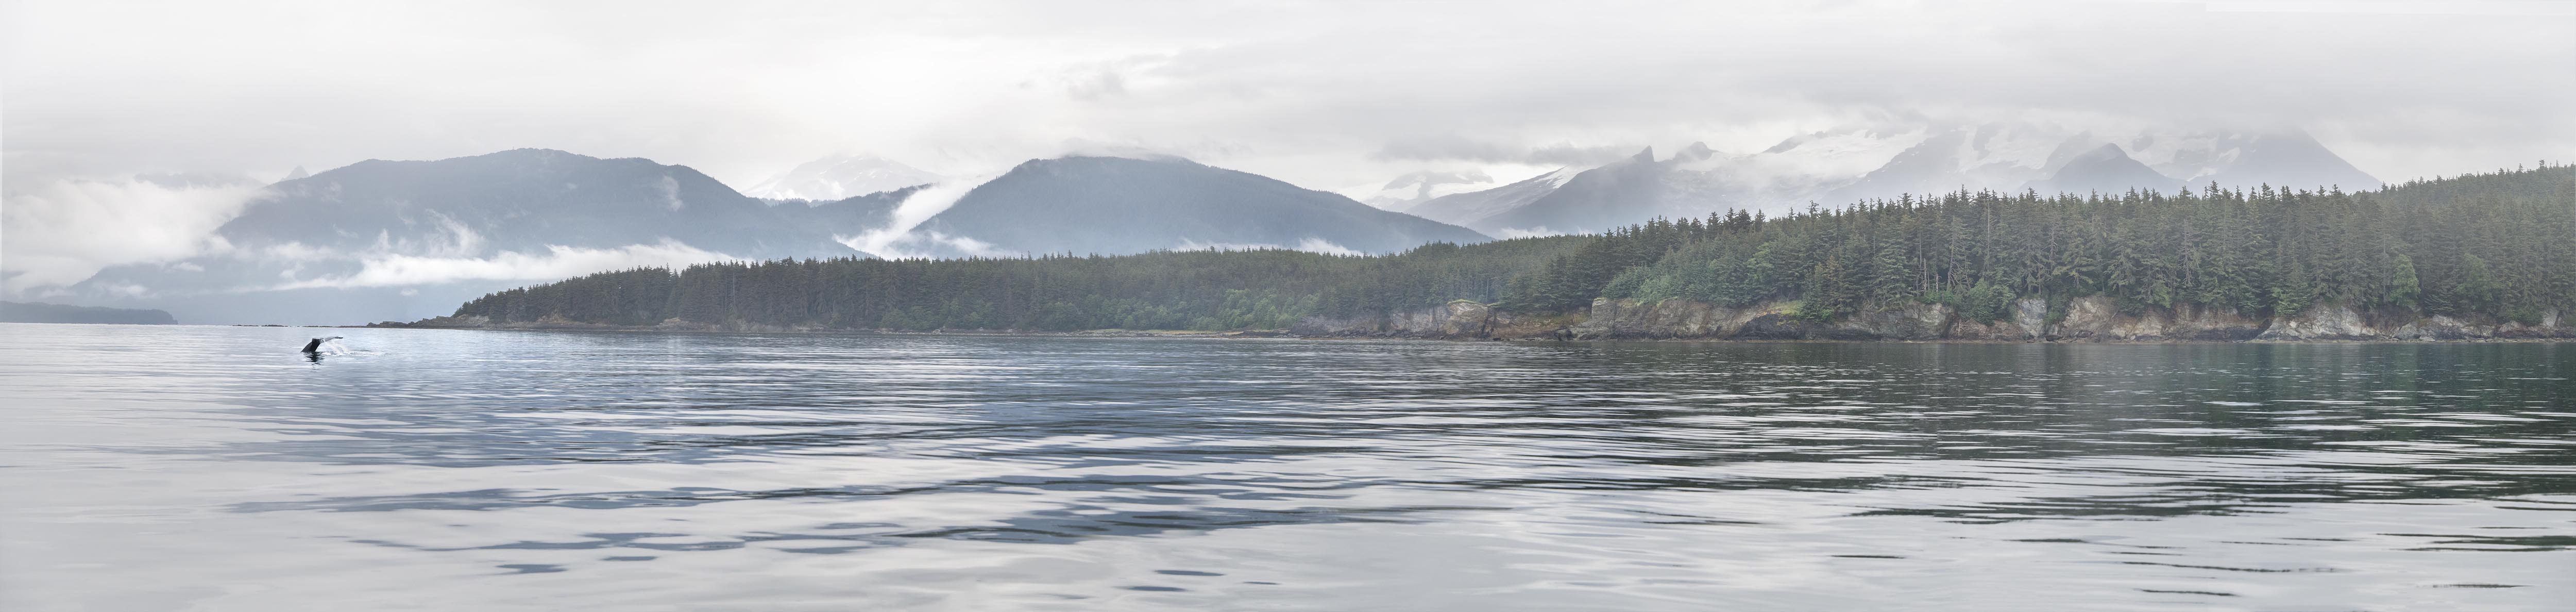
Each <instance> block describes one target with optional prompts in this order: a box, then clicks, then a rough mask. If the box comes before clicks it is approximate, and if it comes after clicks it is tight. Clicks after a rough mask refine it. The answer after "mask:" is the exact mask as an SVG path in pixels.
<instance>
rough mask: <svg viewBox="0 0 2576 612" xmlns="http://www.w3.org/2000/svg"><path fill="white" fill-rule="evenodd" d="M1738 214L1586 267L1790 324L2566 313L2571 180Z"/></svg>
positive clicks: (1664, 294) (2508, 176)
mask: <svg viewBox="0 0 2576 612" xmlns="http://www.w3.org/2000/svg"><path fill="white" fill-rule="evenodd" d="M1739 218H1741V217H1740V216H1739V215H1737V214H1734V213H1730V214H1727V215H1717V216H1712V217H1711V218H1710V220H1709V223H1708V224H1704V225H1701V226H1698V227H1707V228H1717V229H1715V230H1714V231H1702V232H1697V233H1687V232H1686V233H1684V235H1685V236H1686V238H1687V239H1686V240H1684V241H1683V243H1682V244H1680V245H1678V246H1669V247H1668V246H1665V245H1667V244H1669V243H1668V242H1666V241H1660V240H1654V239H1652V238H1651V236H1652V233H1651V232H1642V233H1641V232H1635V231H1631V232H1627V233H1613V234H1610V235H1608V236H1605V237H1604V238H1603V240H1602V242H1603V243H1618V242H1623V241H1625V242H1633V243H1637V244H1638V246H1636V247H1628V248H1626V249H1622V247H1620V246H1618V245H1616V244H1594V245H1587V246H1585V248H1584V249H1583V250H1582V251H1581V253H1591V252H1595V251H1599V252H1620V251H1623V250H1625V251H1636V250H1640V249H1657V248H1669V249H1670V254H1669V255H1667V256H1665V257H1663V258H1661V259H1658V260H1655V261H1653V262H1652V263H1649V264H1645V265H1642V266H1638V267H1635V268H1629V269H1626V270H1622V271H1620V272H1619V274H1618V278H1617V279H1616V280H1615V281H1613V282H1610V283H1607V284H1606V285H1603V286H1602V291H1601V293H1602V295H1603V297H1611V298H1643V299H1649V300H1653V299H1663V298H1687V299H1693V300H1701V301H1707V302H1712V303H1716V304H1719V305H1723V306H1732V307H1741V306H1747V305H1751V304H1752V303H1754V302H1757V301H1761V300H1765V299H1790V298H1795V299H1798V300H1800V301H1801V302H1800V304H1799V307H1798V310H1797V314H1798V315H1799V316H1801V317H1803V318H1807V319H1810V320H1819V321H1821V320H1829V319H1832V318H1836V317H1842V316H1848V315H1850V314H1852V313H1855V312H1861V311H1865V310H1868V309H1871V308H1876V307H1887V306H1893V305H1897V304H1899V303H1902V302H1903V301H1906V300H1909V299H1911V300H1918V301H1922V302H1927V303H1943V304H1949V305H1950V306H1952V307H1953V308H1956V309H1957V310H1958V311H1959V312H1960V314H1961V315H1963V316H1965V317H1968V318H1971V319H1977V320H1981V321H1993V320H1996V319H2000V318H2003V317H2005V316H2007V315H2008V314H2010V311H2011V303H2012V301H2013V300H2015V299H2018V298H2023V297H2045V298H2049V299H2050V304H2051V308H2050V310H2051V316H2063V312H2064V306H2063V305H2064V303H2065V300H2066V299H2068V298H2071V297H2083V296H2096V295H2098V296H2106V297H2110V298H2112V300H2113V302H2114V303H2115V304H2117V305H2118V306H2119V307H2120V308H2121V309H2122V310H2126V311H2130V312H2138V311H2142V310H2145V309H2149V308H2172V307H2177V306H2185V305H2198V306H2210V307H2217V308H2222V309H2227V310H2233V311H2236V312H2239V313H2244V314H2247V315H2256V316H2259V315H2265V314H2273V313H2290V312H2298V311H2302V310H2305V309H2307V308H2309V307H2311V306H2313V305H2316V304H2321V303H2339V304H2347V305H2351V306H2354V307H2357V308H2363V309H2379V308H2420V309H2421V310H2422V311H2423V312H2426V313H2430V314H2452V315H2460V316H2477V317H2485V318H2490V319H2510V320H2519V321H2524V322H2536V321H2539V320H2540V319H2541V318H2543V315H2544V313H2547V312H2549V311H2551V310H2558V311H2561V312H2564V311H2566V310H2568V309H2569V308H2570V307H2576V168H2570V167H2568V166H2544V167H2542V168H2539V169H2534V170H2503V171H2498V172H2495V173H2492V174H2475V175H2468V176H2461V177H2455V178H2449V179H2440V180H2431V181H2416V182H2411V183H2405V184H2401V185H2395V186H2391V187H2389V188H2387V189H2384V190H2380V191H2374V192H2366V193H2358V194H2349V193H2343V192H2341V191H2334V190H2329V191H2324V192H2314V191H2291V190H2279V189H2273V188H2269V187H2264V188H2259V189H2254V190H2250V191H2238V190H2222V189H2217V188H2215V187H2212V188H2209V189H2204V190H2202V191H2201V192H2200V193H2176V194H2171V195H2167V194H2160V193H2139V192H2132V193H2126V194H2118V195H2097V196H2094V197H2075V196H2066V195H2061V196H2056V197H2042V196H2040V195H2039V194H2036V193H2023V194H2020V195H2006V194H1999V193H1994V192H1979V193H1968V192H1958V193H1951V194H1946V195H1942V196H1939V197H1936V198H1928V199H1924V200H1914V199H1911V198H1902V199H1898V200H1895V201H1873V202H1865V203H1861V204H1857V205H1854V206H1851V207H1848V208H1844V209H1840V210H1816V209H1812V208H1811V209H1809V210H1808V211H1807V212H1804V213H1800V214H1794V215H1789V216H1786V217H1781V218H1777V219H1769V220H1765V221H1762V222H1759V223H1749V222H1748V223H1737V222H1735V221H1733V220H1734V219H1739ZM1746 221H1750V220H1749V219H1748V220H1746ZM1678 226H1679V227H1685V228H1688V227H1694V226H1693V225H1692V224H1688V223H1684V224H1679V225H1678ZM1730 228H1741V231H1737V230H1735V229H1730ZM1577 256H1578V257H1579V256H1580V254H1578V255H1577ZM1564 266H1565V267H1567V268H1569V269H1576V270H1580V269H1584V268H1585V266H1584V265H1583V264H1580V263H1578V262H1567V263H1565V264H1564ZM1555 267H1557V266H1556V265H1551V266H1550V268H1551V269H1553V268H1555ZM1547 278H1548V279H1550V280H1553V279H1554V277H1547ZM1571 280H1577V281H1579V280H1581V279H1579V278H1574V279H1571ZM1576 289H1579V287H1577V288H1576ZM1542 293H1543V292H1542ZM1548 305H1550V306H1553V307H1557V308H1566V307H1571V306H1572V305H1573V304H1572V303H1571V302H1570V301H1567V300H1559V301H1553V302H1548Z"/></svg>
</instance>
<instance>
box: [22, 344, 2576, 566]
mask: <svg viewBox="0 0 2576 612" xmlns="http://www.w3.org/2000/svg"><path fill="white" fill-rule="evenodd" d="M318 335H342V336H347V338H346V339H344V340H341V341H340V345H339V346H338V347H335V348H334V350H332V351H329V352H327V353H326V354H322V355H318V356H316V357H314V358H308V357H307V356H306V355H304V354H301V353H297V352H295V351H294V349H295V348H298V347H300V346H301V345H302V344H303V342H304V341H305V340H306V339H307V338H309V337H312V336H318ZM2570 378H2576V345H2563V344H2251V345H2237V344H2184V345H1942V344H1797V343H1776V344H1767V343H1766V344H1692V343H1630V344H1582V343H1574V344H1555V343H1547V344H1520V343H1498V342H1496V343H1473V342H1366V341H1298V340H1199V339H1113V338H1074V337H970V336H869V335H846V336H842V335H660V334H626V333H545V332H491V331H438V330H369V329H350V330H323V329H296V328H231V327H195V326H115V325H20V324H9V325H0V402H5V404H0V415H5V416H4V417H0V419H5V420H0V491H5V501H0V609H8V610H177V609H187V610H397V609H425V610H508V609H616V610H657V609H672V610H909V609H921V610H1892V609H1905V610H2161V609H2174V610H2553V609H2554V610H2565V609H2569V606H2571V603H2570V602H2576V383H2571V382H2570Z"/></svg>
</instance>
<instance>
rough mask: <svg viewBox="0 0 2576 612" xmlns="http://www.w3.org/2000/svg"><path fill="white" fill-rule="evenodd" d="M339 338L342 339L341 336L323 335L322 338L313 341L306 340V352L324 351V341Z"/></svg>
mask: <svg viewBox="0 0 2576 612" xmlns="http://www.w3.org/2000/svg"><path fill="white" fill-rule="evenodd" d="M338 339H340V337H339V336H323V337H320V338H314V339H313V341H312V342H306V343H304V352H307V353H319V352H322V343H324V342H329V341H332V340H338Z"/></svg>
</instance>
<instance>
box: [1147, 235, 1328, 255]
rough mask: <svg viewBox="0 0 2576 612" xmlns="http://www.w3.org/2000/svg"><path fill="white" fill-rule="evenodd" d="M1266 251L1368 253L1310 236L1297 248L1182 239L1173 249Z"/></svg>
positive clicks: (1298, 244)
mask: <svg viewBox="0 0 2576 612" xmlns="http://www.w3.org/2000/svg"><path fill="white" fill-rule="evenodd" d="M1264 249H1277V250H1288V251H1305V252H1308V253H1322V254H1325V255H1367V253H1363V252H1360V251H1359V250H1357V249H1353V248H1350V247H1345V246H1342V245H1339V244H1333V241H1330V240H1325V239H1322V238H1317V237H1313V236H1308V237H1307V238H1306V239H1304V240H1299V241H1297V246H1293V247H1292V246H1286V245H1277V244H1270V243H1266V242H1199V241H1196V240H1191V239H1188V238H1182V239H1181V244H1180V246H1177V247H1173V249H1172V250H1175V251H1257V250H1264Z"/></svg>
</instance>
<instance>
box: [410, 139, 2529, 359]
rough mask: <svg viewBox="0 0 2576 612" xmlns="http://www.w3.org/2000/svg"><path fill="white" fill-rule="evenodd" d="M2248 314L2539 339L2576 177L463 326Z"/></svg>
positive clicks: (1786, 219) (1192, 257) (889, 265)
mask: <svg viewBox="0 0 2576 612" xmlns="http://www.w3.org/2000/svg"><path fill="white" fill-rule="evenodd" d="M2097 295H2098V296H2107V297H2110V298H2112V299H2113V301H2114V302H2115V303H2116V304H2117V305H2118V306H2119V307H2120V308H2122V309H2124V310H2129V311H2133V312H2134V311H2139V310H2143V309H2150V308H2174V307H2181V306H2205V307H2213V308H2220V309H2226V310H2233V311H2235V312H2238V313H2242V314H2245V315H2248V316H2262V315H2267V314H2274V313H2286V312H2295V311H2299V310H2302V309H2305V308H2308V307H2309V306H2312V305H2315V304H2323V303H2339V304H2346V305H2351V306H2354V307H2356V308H2362V309H2374V310H2375V309H2391V308H2395V309H2406V308H2413V309H2417V310H2420V311H2421V312H2424V313H2428V314H2448V315H2454V316H2466V317H2482V318H2487V319H2510V320H2518V321H2524V322H2535V321H2538V320H2540V319H2542V318H2544V316H2545V314H2546V313H2548V312H2550V311H2553V310H2555V311H2559V312H2566V311H2568V310H2569V309H2570V308H2571V307H2576V168H2570V167H2567V166H2544V167H2542V168H2539V169H2534V170H2511V171H2498V172H2496V173H2492V174H2476V175H2468V176H2461V177H2455V178H2449V179H2439V180H2430V181H2416V182H2410V183H2405V184H2401V185H2395V186H2391V187H2389V188H2386V189H2383V190H2379V191H2373V192H2365V193H2358V194H2350V193H2343V192H2341V191H2333V190H2329V191H2324V192H2313V191H2290V190H2278V189H2272V188H2269V187H2265V188H2259V189H2254V190H2250V191H2247V190H2223V189H2217V188H2215V187H2212V188H2208V189H2204V190H2202V191H2201V192H2199V193H2176V194H2171V195H2167V194H2161V193H2142V192H2132V193H2126V194H2118V195H2097V196H2093V197H2077V196H2071V195H2061V196H2055V197H2042V196H2040V195H2039V194H2037V193H2022V194H2019V195H2008V194H2000V193H1994V192H1979V193H1968V192H1957V193H1950V194H1945V195H1942V196H1938V197H1933V198H1925V199H1919V200H1918V199H1914V198H1911V197H1908V198H1900V199H1897V200H1895V201H1872V202H1865V203H1861V204H1857V205H1853V206H1850V207H1847V208H1843V209H1831V210H1828V209H1820V208H1817V207H1810V208H1808V209H1807V210H1806V211H1805V212H1801V213H1796V214H1791V215H1787V216H1783V217H1778V218H1766V217H1764V216H1762V215H1759V214H1750V213H1745V212H1740V211H1729V212H1727V213H1723V214H1715V215H1710V216H1709V217H1708V218H1706V219H1682V220H1665V219H1656V220H1653V221H1649V222H1647V223H1644V224H1641V225H1635V226H1630V227H1627V228H1622V229H1618V230H1615V231H1612V232H1610V233H1607V234H1603V235H1599V236H1560V237H1554V238H1533V239H1521V240H1506V241H1500V242H1491V243H1484V244H1477V245H1470V246H1456V245H1449V244H1433V245H1429V246H1424V247H1421V248H1418V249H1414V250H1413V251H1410V252H1407V253H1404V254H1401V255H1393V256H1384V257H1340V256H1331V255H1319V254H1314V253H1304V252H1296V251H1276V250H1256V251H1233V252H1210V251H1194V252H1160V253H1148V254H1144V255H1134V256H1125V257H1069V256H1052V257H1040V258H1034V259H963V260H936V261H934V260H895V261H886V260H856V259H835V260H822V261H816V260H801V261H799V260H777V261H768V262H759V263H726V264H707V265H698V266H691V267H689V269H687V270H685V271H682V272H679V273H676V274H675V273H672V272H670V271H668V270H661V269H641V270H628V271H624V272H610V273H603V274H595V275H591V276H587V277H582V278H577V279H572V280H568V281H563V282H559V283H553V284H548V285H540V286H536V287H529V288H525V289H515V290H511V291H505V292H501V293H496V294H492V295H490V296H486V297H484V298H482V299H478V300H475V301H473V302H471V303H468V304H466V305H465V306H464V307H462V308H459V309H458V310H457V314H458V315H484V316H489V317H492V318H493V319H495V320H499V321H534V320H538V319H540V318H545V317H557V318H561V319H566V320H572V321H583V322H593V323H609V324H623V325H649V324H653V323H656V322H660V321H662V320H664V319H669V318H675V317H676V318H680V319H683V320H687V321H695V322H701V323H748V324H763V325H782V326H814V327H832V328H891V329H941V328H948V329H1023V330H1078V329H1103V328H1127V329H1201V330H1224V329H1276V328H1282V327H1287V326H1289V325H1290V324H1292V323H1294V322H1295V321H1296V320H1298V319H1300V318H1303V317H1307V316H1329V317H1374V316H1380V315H1384V314H1386V313H1389V312H1392V311H1396V310H1403V309H1417V308H1425V307H1430V306H1435V305H1438V304H1441V303H1444V302H1447V301H1449V300H1453V299H1470V300H1477V301H1484V302H1493V303H1496V304H1497V306H1498V307H1499V308H1502V309H1504V310H1509V311H1516V312H1523V313H1560V312H1577V311H1581V310H1583V309H1585V308H1588V307H1589V306H1590V304H1591V302H1592V300H1593V299H1594V298H1600V297H1607V298H1640V299H1648V300H1656V299H1666V298H1684V299H1691V300H1699V301H1705V302H1711V303H1715V304H1718V305H1722V306H1729V307H1742V306H1748V305H1752V304H1754V303H1757V302H1761V301H1763V300H1780V299H1796V300H1799V301H1800V304H1799V309H1798V311H1797V314H1798V315H1799V316H1801V317H1804V318H1807V319H1810V320H1817V321H1824V320H1831V319H1834V318H1838V317H1846V316H1850V315H1853V314H1855V313H1860V312H1868V311H1871V310H1874V309H1877V308H1887V307H1894V306H1899V305H1902V304H1905V303H1908V302H1922V303H1937V304H1947V305H1949V306H1951V307H1952V308H1954V309H1956V310H1957V311H1958V312H1959V313H1960V314H1961V315H1962V316H1965V317H1968V318H1971V319H1976V320H1980V321H1994V320H1998V319H2002V318H2004V317H2007V316H2010V315H2011V313H2012V303H2013V302H2014V300H2017V299H2021V298H2045V299H2046V301H2047V304H2048V316H2049V317H2050V318H2051V319H2052V320H2054V319H2059V318H2063V317H2064V316H2066V312H2067V308H2068V300H2070V299H2071V298H2074V297H2083V296H2097Z"/></svg>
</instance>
